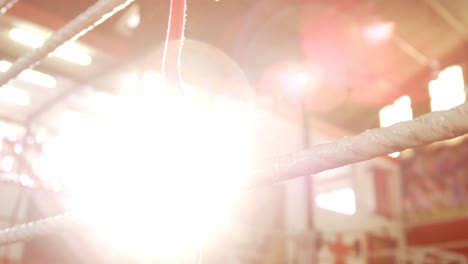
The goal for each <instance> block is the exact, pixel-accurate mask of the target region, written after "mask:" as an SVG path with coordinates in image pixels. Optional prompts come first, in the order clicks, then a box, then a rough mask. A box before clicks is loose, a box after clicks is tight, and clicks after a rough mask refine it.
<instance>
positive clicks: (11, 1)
mask: <svg viewBox="0 0 468 264" xmlns="http://www.w3.org/2000/svg"><path fill="white" fill-rule="evenodd" d="M17 2H18V0H0V15H3V14H5V13H6V12H8V10H10V8H12V7H13V6H14V5H15V4H16V3H17Z"/></svg>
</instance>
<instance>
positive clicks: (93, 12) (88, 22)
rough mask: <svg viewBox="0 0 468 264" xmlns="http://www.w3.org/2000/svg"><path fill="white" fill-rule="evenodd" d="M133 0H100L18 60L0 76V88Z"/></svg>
mask: <svg viewBox="0 0 468 264" xmlns="http://www.w3.org/2000/svg"><path fill="white" fill-rule="evenodd" d="M133 1H134V0H100V1H98V2H96V3H95V4H94V5H92V6H91V7H89V8H88V9H87V10H86V11H84V12H83V13H81V14H80V15H78V16H77V17H76V18H74V19H73V20H72V21H70V22H68V23H67V24H66V25H65V26H63V27H61V28H60V29H58V30H57V31H55V32H54V34H52V36H50V37H49V38H48V39H47V40H46V41H45V42H44V44H43V45H42V46H41V47H39V48H37V49H34V50H32V51H31V52H30V53H28V54H26V55H24V56H22V57H20V58H18V60H17V61H16V62H15V63H13V65H12V66H11V67H10V69H8V71H7V72H5V73H3V74H1V75H0V87H1V86H3V85H5V84H7V83H8V82H9V81H11V80H13V79H14V78H16V76H18V75H19V74H20V73H21V72H23V71H24V70H27V69H29V68H32V67H34V66H36V65H37V64H39V62H40V61H41V60H42V59H44V58H46V57H47V56H48V55H49V54H50V53H52V52H54V51H55V50H56V49H57V48H58V47H60V46H62V45H63V44H66V43H67V42H71V41H74V40H76V39H78V38H79V37H81V36H83V35H84V34H86V33H87V32H88V31H90V30H92V29H93V28H94V27H96V26H98V25H99V24H101V23H102V22H104V21H105V20H106V19H108V18H110V17H111V16H112V15H114V14H115V13H117V12H119V11H120V10H122V9H124V8H125V7H127V6H128V5H129V4H131V3H132V2H133Z"/></svg>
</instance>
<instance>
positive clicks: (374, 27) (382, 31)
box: [363, 22, 395, 43]
mask: <svg viewBox="0 0 468 264" xmlns="http://www.w3.org/2000/svg"><path fill="white" fill-rule="evenodd" d="M394 31H395V23H393V22H380V23H374V24H371V25H369V26H367V27H365V28H364V31H363V35H364V38H365V39H367V40H368V41H369V42H373V43H381V42H383V41H386V40H388V39H390V38H391V37H392V36H393V33H394Z"/></svg>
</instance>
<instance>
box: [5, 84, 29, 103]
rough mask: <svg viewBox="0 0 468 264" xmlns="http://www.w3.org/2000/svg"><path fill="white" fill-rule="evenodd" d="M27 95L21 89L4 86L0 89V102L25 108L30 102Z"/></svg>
mask: <svg viewBox="0 0 468 264" xmlns="http://www.w3.org/2000/svg"><path fill="white" fill-rule="evenodd" d="M30 101H31V100H30V98H29V94H28V93H27V92H26V91H24V90H21V89H18V88H15V87H12V86H4V87H2V88H1V89H0V102H2V103H6V104H13V105H18V106H27V105H28V104H29V102H30Z"/></svg>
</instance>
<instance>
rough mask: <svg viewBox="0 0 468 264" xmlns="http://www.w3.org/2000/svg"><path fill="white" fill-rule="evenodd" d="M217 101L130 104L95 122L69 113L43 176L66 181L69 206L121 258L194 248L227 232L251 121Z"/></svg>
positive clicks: (163, 100) (133, 99)
mask: <svg viewBox="0 0 468 264" xmlns="http://www.w3.org/2000/svg"><path fill="white" fill-rule="evenodd" d="M216 102H217V103H216V104H215V105H216V107H212V108H209V107H206V106H203V105H200V104H199V103H198V102H193V101H191V100H190V98H181V97H175V98H161V99H159V100H157V99H155V98H153V97H151V98H146V97H129V98H128V100H125V101H124V105H121V108H119V109H112V110H109V111H110V112H112V113H113V115H112V116H108V117H106V118H105V119H104V120H96V119H92V118H89V117H85V116H81V117H80V116H79V115H78V116H77V115H68V116H69V117H67V118H66V119H68V120H69V122H67V123H66V124H67V126H68V129H66V133H62V136H61V137H60V138H57V139H56V140H55V141H49V144H48V146H47V150H46V151H45V155H44V157H43V160H42V162H46V164H48V166H42V169H43V173H45V172H44V169H45V168H47V169H48V170H49V171H48V174H55V175H66V176H67V178H65V179H64V182H65V186H64V187H65V190H66V191H68V193H70V206H72V207H73V208H75V209H76V210H78V212H80V213H81V214H82V215H83V217H84V218H85V219H86V220H87V221H89V222H90V223H92V224H93V225H95V226H96V228H97V229H99V232H100V233H101V234H103V235H105V237H107V238H108V239H109V242H111V243H113V244H114V245H115V246H116V247H118V248H119V249H120V251H121V252H122V251H125V252H127V253H129V254H138V255H139V256H147V257H168V258H170V257H177V256H180V255H181V254H182V255H183V254H186V253H187V252H190V251H192V250H197V249H198V247H199V246H200V243H203V242H205V241H207V240H209V239H210V238H212V237H213V236H214V235H215V234H216V233H217V232H219V231H220V230H221V229H222V228H223V227H224V226H225V225H226V224H227V222H228V219H229V213H230V211H231V210H232V206H233V205H234V203H235V201H236V199H237V196H238V195H239V193H238V192H239V189H240V185H241V184H242V182H243V180H244V178H243V176H245V175H246V170H247V164H248V158H249V157H248V156H249V155H248V154H249V153H250V151H249V146H250V145H251V144H250V138H249V136H250V135H251V133H250V129H251V128H252V126H251V124H250V122H249V117H250V116H251V113H249V112H248V109H247V108H245V107H243V106H242V105H239V104H237V103H235V102H233V101H231V100H229V99H228V98H222V97H221V98H218V99H217V100H216ZM77 128H79V129H77Z"/></svg>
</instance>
